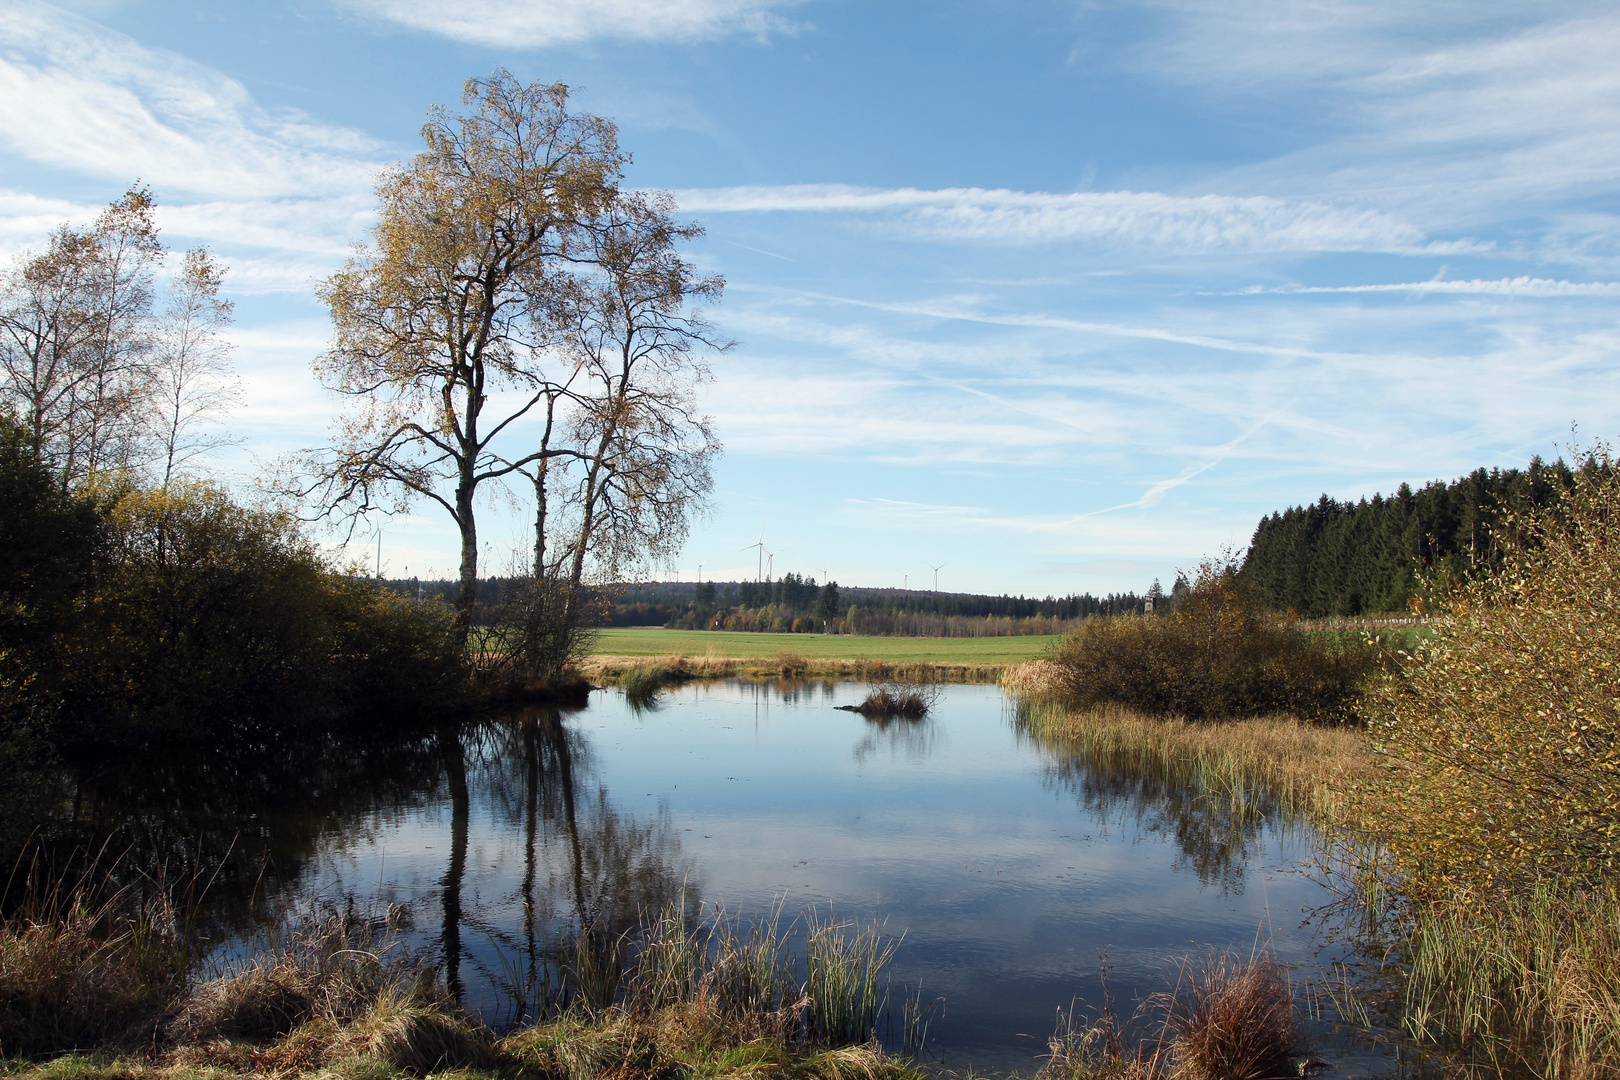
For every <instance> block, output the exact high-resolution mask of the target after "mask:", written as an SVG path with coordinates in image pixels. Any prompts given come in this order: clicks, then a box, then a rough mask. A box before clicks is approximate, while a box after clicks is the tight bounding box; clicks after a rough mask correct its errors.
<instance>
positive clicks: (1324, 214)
mask: <svg viewBox="0 0 1620 1080" xmlns="http://www.w3.org/2000/svg"><path fill="white" fill-rule="evenodd" d="M675 195H676V198H677V199H678V200H679V201H680V204H681V208H682V209H683V210H686V211H689V212H693V213H722V214H723V213H755V214H758V213H823V214H847V215H864V216H867V217H875V218H878V219H880V220H881V221H883V222H885V223H886V224H887V225H888V227H890V228H893V229H896V230H898V231H902V232H905V233H909V234H911V235H913V236H915V237H916V238H918V239H924V240H939V241H949V242H969V243H991V244H1039V243H1050V242H1053V241H1065V240H1066V241H1077V240H1078V241H1093V242H1097V243H1104V244H1115V245H1123V246H1131V247H1146V248H1153V249H1159V250H1173V251H1187V252H1206V251H1207V252H1235V251H1244V252H1311V251H1379V252H1399V253H1403V254H1419V253H1421V254H1452V253H1457V252H1466V251H1475V250H1485V249H1487V246H1486V245H1481V244H1478V243H1477V242H1475V241H1472V240H1467V239H1463V240H1452V241H1433V240H1430V239H1429V238H1428V237H1426V236H1425V235H1424V234H1423V232H1422V231H1421V230H1419V229H1418V228H1416V227H1415V226H1413V225H1410V224H1407V223H1406V222H1403V221H1401V220H1399V219H1397V218H1394V217H1391V216H1390V215H1388V214H1384V213H1381V212H1379V211H1377V210H1371V209H1364V208H1342V207H1338V206H1333V205H1330V204H1327V203H1323V202H1314V201H1309V200H1290V199H1281V198H1274V197H1271V196H1263V195H1254V196H1235V195H1170V194H1165V193H1163V192H1157V191H1104V192H1090V191H1082V192H1068V193H1054V192H1043V191H1036V192H1029V191H1009V190H1005V189H998V190H990V189H986V188H943V189H938V190H923V189H918V188H889V189H885V188H865V187H854V186H850V185H846V184H790V185H783V186H776V187H764V186H756V187H731V188H700V189H692V190H687V191H678V192H676V193H675Z"/></svg>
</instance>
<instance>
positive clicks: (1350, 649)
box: [1051, 562, 1379, 723]
mask: <svg viewBox="0 0 1620 1080" xmlns="http://www.w3.org/2000/svg"><path fill="white" fill-rule="evenodd" d="M1051 662H1052V664H1053V665H1054V668H1055V672H1054V678H1053V679H1052V689H1053V690H1054V691H1055V692H1056V693H1057V694H1058V695H1059V696H1060V697H1061V698H1062V699H1064V700H1066V701H1067V702H1069V703H1071V704H1074V705H1080V706H1091V705H1104V704H1112V705H1123V706H1125V707H1127V708H1131V709H1138V710H1141V711H1143V712H1149V713H1169V714H1174V715H1179V716H1184V717H1187V718H1189V719H1202V718H1205V717H1211V718H1214V717H1229V716H1260V715H1264V714H1266V713H1275V712H1286V713H1292V714H1294V715H1295V716H1299V717H1302V718H1307V719H1311V720H1317V721H1324V722H1335V723H1337V722H1345V721H1348V720H1352V719H1354V718H1355V716H1356V709H1357V703H1358V702H1359V700H1360V696H1361V692H1362V688H1363V685H1364V683H1365V682H1366V680H1367V678H1368V677H1369V675H1371V674H1372V673H1374V672H1375V671H1376V670H1377V669H1378V666H1379V654H1378V653H1377V652H1376V651H1375V650H1373V649H1371V648H1367V647H1365V646H1362V645H1361V644H1359V643H1357V644H1351V645H1348V646H1339V645H1336V644H1331V643H1328V642H1325V641H1323V640H1321V639H1318V638H1312V637H1310V636H1308V635H1306V634H1303V633H1301V632H1300V631H1298V630H1296V629H1294V628H1293V627H1292V626H1290V625H1288V624H1287V622H1285V621H1283V620H1281V619H1279V618H1278V617H1277V616H1275V615H1273V614H1272V613H1270V612H1267V611H1264V610H1262V609H1261V608H1260V607H1259V605H1258V604H1256V603H1255V602H1254V600H1253V598H1252V597H1250V596H1249V595H1248V594H1247V593H1246V592H1245V590H1244V589H1243V588H1242V587H1241V585H1240V583H1239V580H1238V577H1237V570H1236V567H1235V566H1234V565H1232V564H1231V563H1229V562H1228V563H1205V564H1204V565H1203V566H1202V567H1201V568H1200V569H1199V572H1198V575H1197V579H1196V581H1194V582H1193V584H1192V587H1191V590H1190V591H1189V592H1187V593H1186V594H1184V595H1182V596H1181V597H1180V598H1179V600H1178V601H1177V603H1176V605H1175V607H1174V609H1173V610H1171V611H1169V612H1166V613H1155V614H1153V615H1151V616H1148V617H1143V618H1137V617H1132V616H1114V617H1109V618H1096V619H1090V620H1087V622H1086V623H1085V624H1084V625H1083V626H1081V628H1080V629H1079V630H1077V631H1075V632H1074V633H1073V634H1070V635H1069V636H1068V637H1066V638H1064V639H1063V642H1062V643H1061V644H1060V645H1059V646H1058V649H1057V651H1056V653H1055V654H1054V655H1053V656H1052V661H1051Z"/></svg>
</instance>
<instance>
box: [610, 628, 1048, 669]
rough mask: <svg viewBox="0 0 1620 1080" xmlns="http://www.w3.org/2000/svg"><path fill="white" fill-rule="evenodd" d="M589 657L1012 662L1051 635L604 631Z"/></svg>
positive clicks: (1043, 645) (1038, 652) (1033, 654)
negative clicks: (786, 654)
mask: <svg viewBox="0 0 1620 1080" xmlns="http://www.w3.org/2000/svg"><path fill="white" fill-rule="evenodd" d="M597 634H598V637H597V639H596V644H595V645H594V646H593V647H592V649H591V654H592V655H593V656H694V657H696V656H713V657H716V658H719V659H747V658H752V657H772V656H775V655H777V654H778V653H782V652H792V653H798V654H799V655H800V656H803V657H805V658H806V659H808V660H881V661H886V662H890V663H933V664H1017V663H1022V662H1023V661H1025V660H1034V659H1036V658H1038V657H1040V656H1042V655H1043V654H1044V653H1045V652H1046V651H1047V649H1049V648H1051V646H1052V645H1054V644H1055V643H1056V642H1057V641H1058V640H1059V637H1058V635H1056V634H1038V635H1030V636H1028V637H985V638H918V637H867V636H864V635H859V634H754V633H743V632H740V631H733V630H665V629H663V628H662V627H651V626H632V627H609V628H607V629H604V630H599V631H597Z"/></svg>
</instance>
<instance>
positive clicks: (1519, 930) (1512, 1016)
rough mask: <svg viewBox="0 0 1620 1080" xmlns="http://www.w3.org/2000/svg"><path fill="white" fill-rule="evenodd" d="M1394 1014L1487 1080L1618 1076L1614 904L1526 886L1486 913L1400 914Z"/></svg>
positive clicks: (1619, 929)
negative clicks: (1398, 1001) (1400, 969)
mask: <svg viewBox="0 0 1620 1080" xmlns="http://www.w3.org/2000/svg"><path fill="white" fill-rule="evenodd" d="M1408 918H1409V922H1408V925H1407V926H1406V928H1405V929H1406V942H1407V948H1406V950H1405V953H1406V960H1407V972H1406V979H1405V987H1404V997H1405V1000H1404V1002H1403V1003H1402V1004H1403V1006H1404V1007H1403V1009H1402V1015H1403V1017H1404V1020H1405V1024H1406V1027H1407V1031H1408V1033H1409V1034H1410V1035H1412V1036H1413V1037H1414V1038H1416V1039H1418V1040H1420V1041H1422V1042H1424V1043H1427V1044H1431V1045H1437V1046H1440V1047H1442V1048H1445V1049H1446V1050H1448V1051H1450V1052H1453V1053H1460V1054H1462V1055H1463V1056H1464V1057H1465V1059H1466V1060H1467V1061H1468V1062H1469V1063H1470V1064H1472V1065H1474V1066H1475V1068H1476V1069H1477V1070H1478V1071H1480V1072H1484V1073H1486V1074H1488V1075H1495V1074H1498V1073H1502V1072H1506V1073H1508V1074H1510V1075H1511V1074H1514V1073H1521V1074H1525V1075H1535V1076H1546V1077H1569V1078H1573V1080H1586V1078H1589V1077H1590V1078H1595V1077H1600V1076H1601V1077H1611V1076H1615V1075H1617V1073H1620V965H1616V963H1615V957H1616V956H1620V896H1617V895H1616V893H1615V892H1613V891H1609V892H1607V893H1602V894H1587V895H1585V896H1582V897H1580V898H1578V899H1575V900H1572V899H1571V898H1570V897H1568V896H1564V895H1559V894H1555V893H1553V892H1550V891H1549V890H1547V889H1544V888H1537V889H1535V890H1534V891H1533V892H1531V893H1530V895H1528V896H1522V897H1519V898H1516V899H1512V900H1506V901H1501V902H1498V903H1497V904H1495V905H1492V907H1491V909H1489V910H1479V909H1478V908H1477V907H1466V906H1463V905H1458V904H1435V905H1431V906H1427V907H1423V908H1420V909H1418V910H1417V911H1415V912H1412V913H1410V914H1409V916H1408Z"/></svg>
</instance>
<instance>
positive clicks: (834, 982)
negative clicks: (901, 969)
mask: <svg viewBox="0 0 1620 1080" xmlns="http://www.w3.org/2000/svg"><path fill="white" fill-rule="evenodd" d="M805 931H806V933H805V961H806V967H807V971H808V975H809V978H808V980H807V981H806V983H805V990H806V992H807V994H808V996H809V998H810V1002H811V1005H810V1010H811V1023H812V1028H813V1030H814V1032H815V1034H816V1035H817V1036H819V1037H820V1038H821V1039H822V1040H823V1041H825V1042H828V1043H831V1044H833V1045H843V1044H854V1043H861V1042H865V1041H866V1040H868V1039H870V1038H873V1037H874V1035H875V1033H876V1029H877V1021H878V1016H879V1014H880V1013H882V1012H883V1010H884V1008H885V1007H886V1006H887V1004H888V985H887V981H886V980H885V979H884V978H883V969H884V967H885V966H886V965H887V964H888V962H889V960H890V959H891V958H892V957H893V956H894V950H895V946H896V942H894V941H892V940H886V939H884V938H883V937H882V936H881V935H880V934H879V931H878V927H877V925H876V924H875V923H873V924H870V925H868V926H867V927H866V928H865V929H857V928H856V927H855V925H854V924H853V923H849V922H837V921H834V920H833V919H832V918H831V917H830V916H829V917H828V918H827V919H826V920H825V921H823V920H822V918H821V917H820V916H818V915H817V914H815V913H814V912H812V913H810V914H809V915H808V916H806V918H805Z"/></svg>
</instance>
